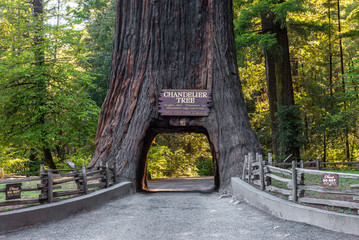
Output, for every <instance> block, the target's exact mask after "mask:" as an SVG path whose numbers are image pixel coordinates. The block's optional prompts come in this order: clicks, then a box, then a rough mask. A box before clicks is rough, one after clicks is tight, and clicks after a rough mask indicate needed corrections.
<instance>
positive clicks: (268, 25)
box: [261, 13, 280, 156]
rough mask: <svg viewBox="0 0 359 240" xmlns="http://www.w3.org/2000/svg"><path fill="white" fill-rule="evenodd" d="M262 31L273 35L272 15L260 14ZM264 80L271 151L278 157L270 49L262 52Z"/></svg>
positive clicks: (275, 96)
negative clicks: (269, 120) (265, 81)
mask: <svg viewBox="0 0 359 240" xmlns="http://www.w3.org/2000/svg"><path fill="white" fill-rule="evenodd" d="M261 22H262V31H263V33H267V32H270V33H273V24H274V14H267V13H263V14H261ZM264 58H265V68H266V80H267V93H268V99H269V114H270V119H271V130H272V149H273V154H274V155H275V156H279V154H280V153H279V143H278V140H277V139H278V132H277V130H278V125H277V119H276V117H275V114H276V112H277V111H278V108H277V87H276V74H275V64H274V60H275V56H274V52H273V51H272V50H271V49H265V50H264Z"/></svg>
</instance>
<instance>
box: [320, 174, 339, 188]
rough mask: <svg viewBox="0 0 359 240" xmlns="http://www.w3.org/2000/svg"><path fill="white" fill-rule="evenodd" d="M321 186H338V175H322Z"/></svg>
mask: <svg viewBox="0 0 359 240" xmlns="http://www.w3.org/2000/svg"><path fill="white" fill-rule="evenodd" d="M322 185H324V186H330V187H332V186H338V185H339V176H338V174H327V173H325V174H322Z"/></svg>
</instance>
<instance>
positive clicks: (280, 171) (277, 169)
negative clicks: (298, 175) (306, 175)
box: [265, 165, 292, 176]
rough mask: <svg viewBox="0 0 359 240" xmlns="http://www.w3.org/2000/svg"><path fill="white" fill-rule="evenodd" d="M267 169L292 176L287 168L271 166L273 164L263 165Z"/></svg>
mask: <svg viewBox="0 0 359 240" xmlns="http://www.w3.org/2000/svg"><path fill="white" fill-rule="evenodd" d="M265 167H266V168H267V169H269V170H270V171H271V172H276V173H281V174H284V175H287V176H292V172H291V171H290V170H288V169H283V168H279V167H273V166H269V165H266V166H265Z"/></svg>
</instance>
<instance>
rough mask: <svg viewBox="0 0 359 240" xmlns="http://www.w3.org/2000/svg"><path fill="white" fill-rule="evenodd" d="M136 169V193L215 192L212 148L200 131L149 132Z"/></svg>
mask: <svg viewBox="0 0 359 240" xmlns="http://www.w3.org/2000/svg"><path fill="white" fill-rule="evenodd" d="M147 141H148V142H150V144H147V145H148V147H147V148H144V152H143V154H142V155H143V157H142V163H140V164H139V169H138V177H137V179H138V181H137V182H138V183H140V184H139V185H138V187H137V189H138V190H139V191H147V192H173V191H180V192H212V191H214V190H217V189H218V188H219V174H218V167H217V166H218V164H217V160H216V157H215V154H214V149H213V144H211V141H210V139H209V136H208V134H207V131H206V130H205V129H204V128H193V129H192V128H191V129H188V128H176V129H156V130H154V129H151V131H150V133H149V134H147Z"/></svg>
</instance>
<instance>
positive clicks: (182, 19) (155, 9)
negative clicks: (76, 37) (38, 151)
mask: <svg viewBox="0 0 359 240" xmlns="http://www.w3.org/2000/svg"><path fill="white" fill-rule="evenodd" d="M162 89H207V90H211V92H212V102H211V111H210V113H209V116H208V117H166V116H161V115H159V113H158V99H159V94H160V92H161V90H162ZM164 132H197V133H204V134H206V135H207V137H208V140H209V143H210V146H211V149H212V154H213V159H214V170H215V183H216V186H217V187H220V188H222V189H223V188H226V187H227V186H228V185H229V184H230V177H232V176H239V175H240V173H241V169H242V163H243V160H244V155H245V154H246V153H248V152H249V151H257V152H258V151H261V148H260V144H259V142H258V139H257V136H256V134H255V133H254V131H253V130H252V128H251V126H250V122H249V119H248V114H247V110H246V107H245V103H244V98H243V94H242V89H241V84H240V81H239V78H238V69H237V64H236V56H235V48H234V34H233V25H232V1H231V0H221V1H214V0H185V1H184V0H158V1H155V0H133V1H127V0H119V1H118V2H117V18H116V30H115V39H114V49H113V56H112V69H111V74H110V79H109V89H108V93H107V96H106V99H105V101H104V103H103V106H102V109H101V114H100V119H99V125H98V129H97V140H96V150H95V153H94V156H93V160H92V162H91V164H90V166H92V167H96V166H98V165H99V164H100V163H101V162H113V161H116V162H118V163H119V164H118V165H120V164H121V163H123V162H125V161H126V162H127V164H126V165H125V167H124V168H123V170H122V175H121V178H122V179H123V180H130V181H132V182H133V183H134V184H135V186H136V188H137V189H138V190H139V189H141V188H143V187H146V178H145V177H144V176H145V175H146V157H147V153H148V150H149V148H150V145H151V142H152V141H153V138H154V137H155V135H156V134H159V133H164Z"/></svg>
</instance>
